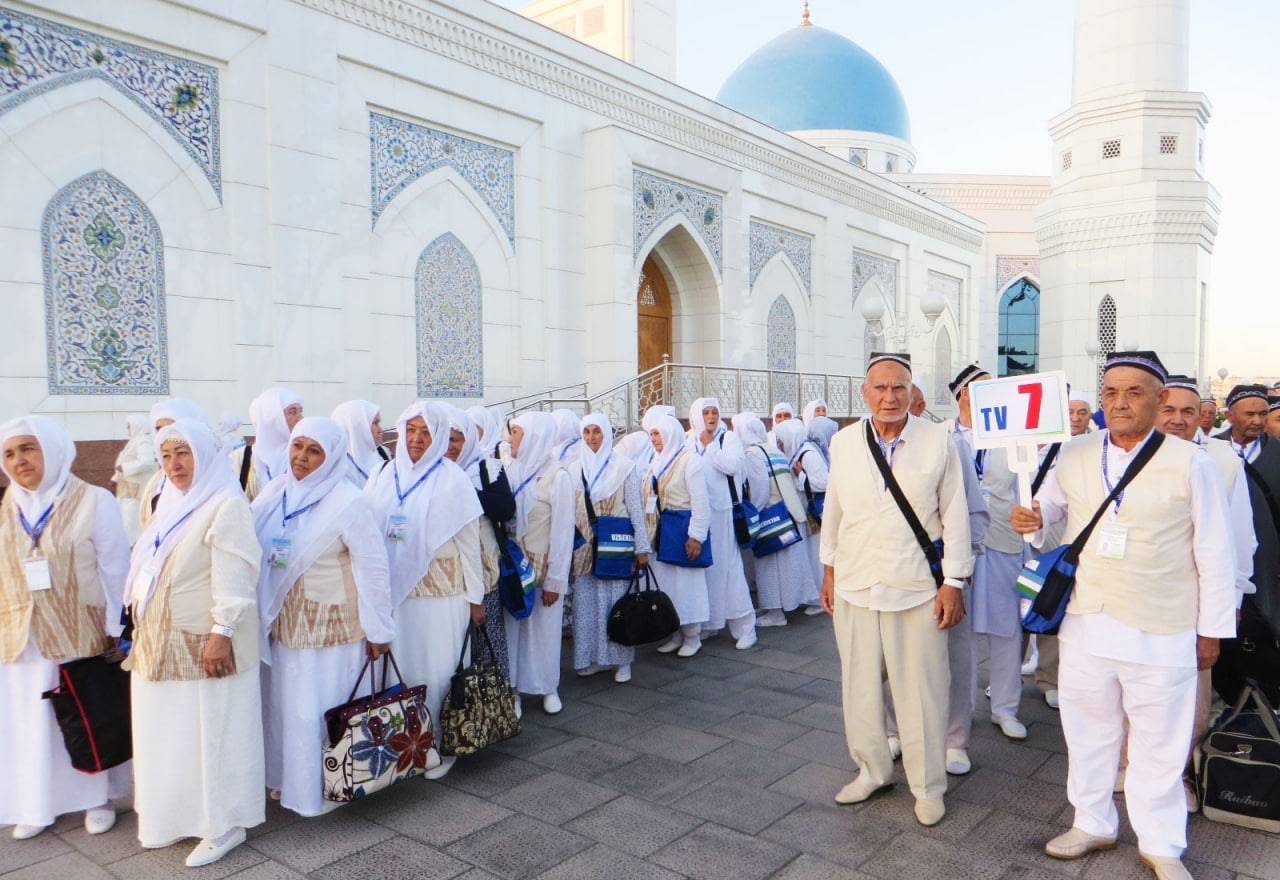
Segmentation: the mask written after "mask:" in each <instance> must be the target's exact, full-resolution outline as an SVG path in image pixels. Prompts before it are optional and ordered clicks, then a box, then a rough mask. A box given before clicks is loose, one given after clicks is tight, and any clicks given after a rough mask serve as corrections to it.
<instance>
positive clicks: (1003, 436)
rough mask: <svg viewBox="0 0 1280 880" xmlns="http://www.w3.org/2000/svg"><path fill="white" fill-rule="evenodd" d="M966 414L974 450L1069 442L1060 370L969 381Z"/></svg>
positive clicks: (1064, 386) (1064, 384)
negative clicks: (1023, 444) (971, 422)
mask: <svg viewBox="0 0 1280 880" xmlns="http://www.w3.org/2000/svg"><path fill="white" fill-rule="evenodd" d="M969 412H970V415H971V417H972V420H973V447H974V449H999V448H1004V447H1011V446H1013V445H1014V444H1016V443H1018V442H1026V443H1059V442H1062V441H1064V440H1070V439H1071V422H1070V421H1069V419H1068V417H1067V374H1066V373H1064V372H1062V371H1061V370H1056V371H1054V372H1051V373H1031V374H1029V375H1026V376H1006V377H1005V378H1003V379H981V380H979V381H977V382H972V383H970V385H969Z"/></svg>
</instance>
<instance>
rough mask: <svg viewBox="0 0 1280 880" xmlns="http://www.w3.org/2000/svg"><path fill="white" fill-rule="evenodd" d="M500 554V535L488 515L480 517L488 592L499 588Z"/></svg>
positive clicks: (482, 554) (485, 586) (481, 542)
mask: <svg viewBox="0 0 1280 880" xmlns="http://www.w3.org/2000/svg"><path fill="white" fill-rule="evenodd" d="M499 561H500V559H499V555H498V535H497V533H496V532H495V531H494V525H493V523H491V522H489V519H488V517H481V519H480V565H481V566H482V568H483V569H484V591H485V593H486V594H488V593H492V592H493V591H494V590H496V589H498V576H499V574H500V571H499V569H498V564H499Z"/></svg>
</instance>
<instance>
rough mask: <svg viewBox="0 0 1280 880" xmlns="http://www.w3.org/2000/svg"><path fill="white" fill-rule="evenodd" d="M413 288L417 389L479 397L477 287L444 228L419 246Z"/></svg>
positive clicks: (466, 258)
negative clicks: (422, 247)
mask: <svg viewBox="0 0 1280 880" xmlns="http://www.w3.org/2000/svg"><path fill="white" fill-rule="evenodd" d="M414 286H415V287H416V290H417V325H418V334H417V335H418V393H419V394H420V395H422V396H423V397H483V396H484V322H483V316H482V313H481V308H482V293H483V289H482V287H481V283H480V269H479V267H478V266H476V261H475V258H474V257H472V256H471V252H470V251H468V250H467V248H466V246H465V245H463V243H462V242H461V241H459V240H458V238H457V236H455V235H454V234H453V233H452V232H446V233H445V234H444V235H442V236H440V237H439V238H437V239H436V240H435V241H433V242H431V244H429V245H427V246H426V248H424V249H423V251H422V255H421V256H420V257H418V269H417V272H416V273H415V276H414Z"/></svg>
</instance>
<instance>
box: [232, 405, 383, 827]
mask: <svg viewBox="0 0 1280 880" xmlns="http://www.w3.org/2000/svg"><path fill="white" fill-rule="evenodd" d="M345 453H346V439H345V437H344V432H343V430H342V428H341V427H340V426H339V425H338V423H337V422H335V421H333V420H331V419H324V418H307V419H302V420H301V421H300V422H298V424H296V425H294V426H293V432H292V434H291V436H290V439H289V470H288V471H286V472H285V473H283V474H280V475H278V476H277V477H276V478H275V479H274V480H272V481H271V482H270V483H268V484H267V485H266V487H264V488H263V490H262V491H261V492H260V493H258V497H257V498H255V499H254V500H253V520H254V530H255V531H256V532H257V535H258V543H259V544H261V546H262V568H261V574H260V575H259V578H258V621H259V624H260V626H261V632H262V634H263V636H264V639H263V641H264V642H266V641H267V637H269V639H270V643H269V644H264V645H263V655H262V656H263V660H264V661H265V662H266V663H267V664H268V667H267V669H266V670H264V672H265V673H266V675H265V679H266V681H265V682H264V688H265V692H264V694H263V705H264V712H263V715H264V717H265V719H266V724H265V727H266V730H265V740H266V756H267V759H266V760H267V786H268V787H269V788H270V789H272V790H273V791H278V792H279V793H280V805H281V806H283V807H286V808H287V809H290V810H293V811H294V812H295V813H298V814H299V815H302V816H317V815H320V814H321V813H327V812H329V811H330V810H333V809H335V808H337V807H338V806H340V805H341V802H339V801H330V800H326V799H325V791H324V767H323V766H322V764H321V757H322V754H323V751H324V748H325V746H326V745H327V744H328V743H327V739H328V737H327V735H326V734H327V730H326V726H325V720H324V713H325V711H326V710H328V709H331V708H333V707H334V706H338V705H341V704H342V703H344V702H345V701H346V699H347V697H348V695H349V694H350V693H351V686H352V684H353V683H354V682H355V681H356V680H357V679H358V678H359V677H360V671H361V669H362V668H363V666H364V660H365V657H366V655H367V656H368V657H370V658H377V657H380V656H382V654H383V653H385V652H386V649H387V646H388V644H389V643H390V642H391V639H392V637H393V636H394V635H395V630H394V628H393V624H392V622H391V592H390V588H389V586H388V580H387V550H386V547H385V546H384V545H383V543H382V540H381V534H380V533H379V530H378V527H377V525H376V524H375V523H374V519H373V511H372V510H371V509H370V508H369V502H368V501H367V500H365V498H364V496H363V495H361V494H360V490H359V489H357V488H356V487H355V486H353V485H351V482H350V481H349V480H348V479H347V477H346V469H347V460H346V456H345Z"/></svg>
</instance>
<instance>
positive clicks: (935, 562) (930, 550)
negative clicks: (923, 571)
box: [867, 419, 942, 586]
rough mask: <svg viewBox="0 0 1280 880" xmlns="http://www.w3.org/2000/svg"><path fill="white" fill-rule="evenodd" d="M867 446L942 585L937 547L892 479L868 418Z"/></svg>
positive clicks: (887, 463) (938, 581)
mask: <svg viewBox="0 0 1280 880" xmlns="http://www.w3.org/2000/svg"><path fill="white" fill-rule="evenodd" d="M867 448H868V449H869V450H871V458H872V460H873V461H874V462H875V463H876V467H877V468H878V469H879V470H880V476H881V477H883V478H884V487H885V488H886V489H888V490H889V494H891V495H892V496H893V500H894V501H895V502H896V503H897V505H898V510H900V511H901V512H902V518H903V519H905V520H906V521H907V525H908V526H909V527H910V528H911V533H912V534H913V535H915V536H916V543H917V544H919V545H920V550H921V552H923V553H924V558H925V559H926V560H927V561H928V563H929V569H930V570H931V571H932V572H933V573H934V575H933V579H934V581H936V582H937V584H938V586H942V568H941V566H940V565H939V563H940V562H941V561H942V560H941V558H940V557H939V556H938V548H937V547H935V546H933V540H932V539H930V537H929V533H928V532H926V531H925V529H924V526H922V525H921V524H920V517H918V516H916V512H915V511H914V510H912V509H911V502H909V501H907V496H906V495H903V494H902V487H901V486H899V485H898V481H897V480H896V479H894V476H893V469H892V468H890V467H889V462H887V461H885V457H884V453H883V452H882V451H881V450H880V441H879V440H877V439H876V436H875V429H874V428H872V427H871V420H870V419H867Z"/></svg>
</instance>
